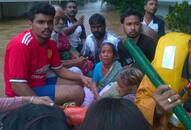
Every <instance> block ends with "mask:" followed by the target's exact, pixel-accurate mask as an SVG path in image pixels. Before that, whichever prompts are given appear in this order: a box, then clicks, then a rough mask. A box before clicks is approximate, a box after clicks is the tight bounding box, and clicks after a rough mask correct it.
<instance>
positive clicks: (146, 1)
mask: <svg viewBox="0 0 191 130" xmlns="http://www.w3.org/2000/svg"><path fill="white" fill-rule="evenodd" d="M149 1H151V0H145V1H144V4H145V5H146V4H147V3H148V2H149ZM154 1H156V2H158V0H154Z"/></svg>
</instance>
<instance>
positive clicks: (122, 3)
mask: <svg viewBox="0 0 191 130" xmlns="http://www.w3.org/2000/svg"><path fill="white" fill-rule="evenodd" d="M103 1H104V2H107V3H108V4H111V5H113V6H114V7H116V9H117V10H118V11H119V13H120V14H121V13H123V12H125V11H126V10H128V9H129V8H131V9H137V10H138V11H140V12H143V11H144V8H143V6H144V0H103Z"/></svg>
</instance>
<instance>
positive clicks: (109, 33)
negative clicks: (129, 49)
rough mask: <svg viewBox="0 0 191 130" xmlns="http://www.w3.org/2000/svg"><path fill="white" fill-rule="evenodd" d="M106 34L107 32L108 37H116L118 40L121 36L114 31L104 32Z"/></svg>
mask: <svg viewBox="0 0 191 130" xmlns="http://www.w3.org/2000/svg"><path fill="white" fill-rule="evenodd" d="M106 34H107V37H108V38H113V39H118V40H120V39H121V37H120V36H119V35H118V34H116V33H114V32H106Z"/></svg>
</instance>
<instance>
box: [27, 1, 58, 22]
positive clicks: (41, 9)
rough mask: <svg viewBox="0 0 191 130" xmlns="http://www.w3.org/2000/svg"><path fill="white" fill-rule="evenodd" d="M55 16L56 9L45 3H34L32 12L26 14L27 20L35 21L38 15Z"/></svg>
mask: <svg viewBox="0 0 191 130" xmlns="http://www.w3.org/2000/svg"><path fill="white" fill-rule="evenodd" d="M40 13H41V14H45V15H50V16H53V17H54V15H55V9H54V7H53V6H52V5H50V4H48V3H43V2H37V3H34V5H33V6H32V7H31V8H30V10H29V11H28V12H27V13H26V16H27V18H28V19H29V20H30V21H33V20H34V18H35V15H36V14H40Z"/></svg>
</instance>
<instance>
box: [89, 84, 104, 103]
mask: <svg viewBox="0 0 191 130" xmlns="http://www.w3.org/2000/svg"><path fill="white" fill-rule="evenodd" d="M90 89H91V91H92V92H93V94H94V99H95V100H99V99H100V98H101V96H100V95H99V93H98V91H97V86H96V83H95V82H93V83H92V84H91V86H90Z"/></svg>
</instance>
